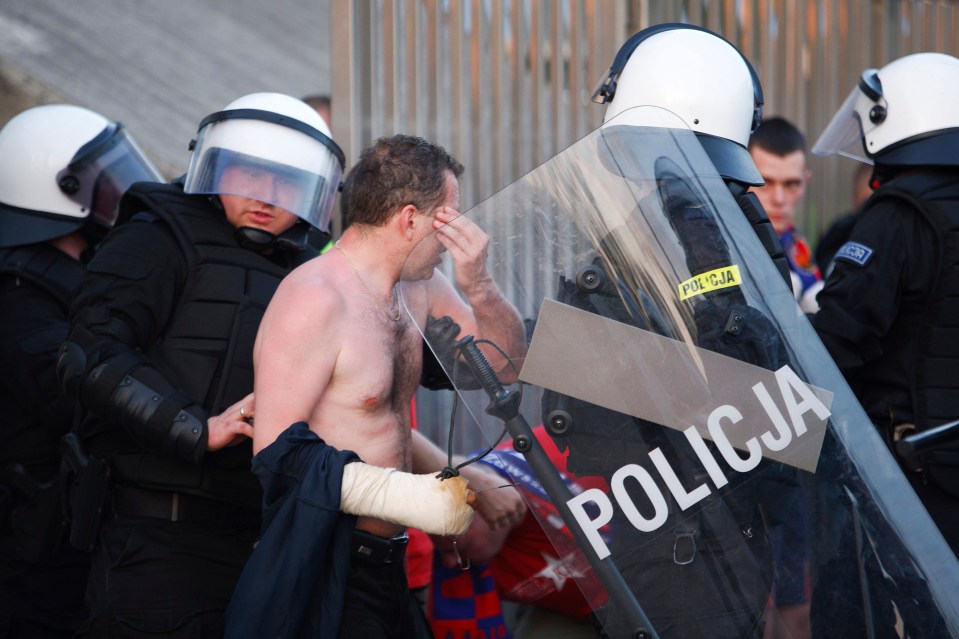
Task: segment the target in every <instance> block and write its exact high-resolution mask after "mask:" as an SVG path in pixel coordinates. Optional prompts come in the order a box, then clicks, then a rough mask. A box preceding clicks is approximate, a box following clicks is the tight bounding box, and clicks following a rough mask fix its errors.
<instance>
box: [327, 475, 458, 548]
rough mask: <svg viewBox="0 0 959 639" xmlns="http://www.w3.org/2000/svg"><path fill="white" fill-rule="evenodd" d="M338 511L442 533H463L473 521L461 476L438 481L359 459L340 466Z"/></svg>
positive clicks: (433, 476) (436, 533) (435, 478)
mask: <svg viewBox="0 0 959 639" xmlns="http://www.w3.org/2000/svg"><path fill="white" fill-rule="evenodd" d="M340 510H341V511H343V512H345V513H348V514H350V515H357V516H362V517H375V518H377V519H383V520H385V521H389V522H391V523H394V524H399V525H401V526H407V527H410V528H418V529H420V530H422V531H423V532H426V533H429V534H431V535H444V536H445V535H461V534H463V533H464V532H466V529H467V528H469V525H470V522H471V521H472V520H473V507H472V506H470V505H469V503H468V501H467V482H466V480H465V479H464V478H463V477H452V478H450V479H445V480H440V479H438V478H437V477H436V476H435V475H432V474H426V475H414V474H412V473H404V472H402V471H399V470H396V469H395V468H379V467H378V466H370V465H369V464H364V463H363V462H353V463H351V464H347V465H346V468H344V469H343V484H342V486H341V488H340Z"/></svg>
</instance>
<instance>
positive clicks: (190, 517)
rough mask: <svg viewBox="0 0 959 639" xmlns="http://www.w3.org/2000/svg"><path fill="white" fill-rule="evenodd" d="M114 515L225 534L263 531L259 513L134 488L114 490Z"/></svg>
mask: <svg viewBox="0 0 959 639" xmlns="http://www.w3.org/2000/svg"><path fill="white" fill-rule="evenodd" d="M113 514H114V516H116V515H125V516H128V517H149V518H151V519H163V520H165V521H177V522H183V523H188V524H195V525H198V526H203V527H206V528H216V529H223V530H236V531H243V532H248V531H253V532H259V530H260V512H259V510H257V509H253V508H249V507H246V506H237V505H235V504H228V503H225V502H222V501H216V500H214V499H207V498H205V497H197V496H196V495H188V494H185V493H174V492H165V491H159V490H145V489H143V488H134V487H131V486H114V487H113Z"/></svg>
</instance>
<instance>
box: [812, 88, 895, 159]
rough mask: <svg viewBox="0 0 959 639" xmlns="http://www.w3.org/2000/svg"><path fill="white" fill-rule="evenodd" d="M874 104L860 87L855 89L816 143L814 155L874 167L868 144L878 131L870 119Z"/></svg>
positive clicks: (813, 149) (813, 150) (813, 148)
mask: <svg viewBox="0 0 959 639" xmlns="http://www.w3.org/2000/svg"><path fill="white" fill-rule="evenodd" d="M867 73H868V72H867ZM863 75H864V77H865V74H863ZM879 99H880V100H881V99H882V98H881V97H880V98H879ZM875 104H876V103H875V102H874V101H873V100H871V99H870V98H869V96H867V95H866V94H865V93H864V92H863V89H862V88H861V87H860V86H857V87H855V88H854V89H853V90H852V92H851V93H850V94H849V97H847V98H846V101H845V102H843V104H842V106H841V107H839V110H838V111H836V115H834V116H833V118H832V120H831V121H830V122H829V124H828V125H827V126H826V128H825V130H824V131H823V132H822V134H821V135H820V136H819V139H818V140H816V143H815V144H814V145H813V147H812V152H813V154H815V155H844V156H846V157H848V158H852V159H854V160H858V161H860V162H865V163H866V164H872V163H873V161H872V158H871V157H870V156H869V153H868V152H867V151H866V145H865V140H866V138H867V137H868V136H869V134H870V133H872V131H873V130H874V129H875V128H876V125H875V124H873V123H872V122H871V121H870V119H869V111H870V109H872V107H873V106H874V105H875Z"/></svg>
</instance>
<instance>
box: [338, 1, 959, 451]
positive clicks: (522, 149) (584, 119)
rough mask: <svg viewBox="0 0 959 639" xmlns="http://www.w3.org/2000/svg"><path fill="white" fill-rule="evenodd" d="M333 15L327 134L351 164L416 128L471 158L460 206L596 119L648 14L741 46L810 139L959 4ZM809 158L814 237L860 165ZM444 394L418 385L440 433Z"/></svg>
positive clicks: (387, 9) (950, 25)
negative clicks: (862, 81) (857, 88)
mask: <svg viewBox="0 0 959 639" xmlns="http://www.w3.org/2000/svg"><path fill="white" fill-rule="evenodd" d="M330 18H331V19H330V24H331V25H332V26H331V36H332V37H331V60H330V62H331V64H330V68H331V75H332V91H333V96H334V100H333V124H334V137H335V139H336V140H337V141H339V142H340V144H341V145H342V146H343V147H344V151H345V152H346V154H347V158H348V161H349V162H350V163H351V162H352V161H353V159H355V158H356V156H357V155H358V154H359V151H360V150H361V149H362V148H363V147H364V146H366V145H368V144H369V143H370V142H372V141H373V140H374V139H376V138H377V137H380V136H383V135H390V134H393V133H399V132H403V133H411V134H416V135H421V136H423V137H425V138H427V139H430V140H432V141H435V142H437V143H439V144H442V145H443V146H445V147H446V148H447V149H449V150H450V151H451V152H452V153H453V154H454V155H455V156H456V157H457V158H459V159H460V161H462V162H463V164H464V165H465V166H466V173H465V175H464V177H463V180H462V185H461V204H462V207H463V209H464V210H466V209H468V208H469V207H470V206H472V205H474V204H476V203H478V202H480V201H481V200H482V199H484V198H486V197H488V196H490V195H492V194H493V193H495V192H496V191H498V190H500V189H502V188H504V187H505V186H507V185H508V184H510V183H511V182H512V181H513V180H515V179H517V178H518V177H520V176H522V175H523V174H525V173H526V172H528V171H529V170H531V169H533V168H534V167H536V166H537V165H539V164H540V163H542V162H544V161H545V160H547V159H549V158H550V157H552V156H553V155H555V154H556V153H558V152H559V151H561V150H562V149H564V148H565V147H567V146H568V145H570V144H571V143H573V142H575V141H576V140H577V139H579V138H581V137H582V136H583V135H585V134H587V133H588V132H590V131H591V130H593V129H594V128H595V127H596V126H598V124H599V123H600V122H601V121H602V116H603V111H604V107H602V106H599V105H596V104H593V103H591V102H590V100H589V97H590V94H591V93H592V90H593V89H594V88H595V86H596V85H597V84H598V82H599V81H600V80H601V79H602V76H603V74H604V72H605V71H606V70H607V68H608V67H609V64H610V62H611V61H612V59H613V56H614V55H615V53H616V51H617V50H618V49H619V46H620V44H621V43H623V42H624V41H625V40H626V38H627V37H628V36H629V35H631V34H632V33H634V32H636V31H638V30H640V29H642V28H644V27H646V26H649V25H651V24H658V23H662V22H686V23H690V24H695V25H700V26H704V27H707V28H709V29H711V30H713V31H716V32H717V33H720V34H722V35H723V36H724V37H726V38H727V39H728V40H730V41H731V42H733V43H734V44H736V45H737V46H738V47H739V48H740V49H741V50H742V51H743V53H744V54H745V55H746V57H748V58H749V59H750V61H751V62H752V63H753V65H754V66H755V67H756V70H757V72H758V73H759V76H760V79H761V81H762V85H763V91H764V94H765V99H766V107H765V113H766V115H767V116H768V115H781V116H784V117H786V118H787V119H789V120H791V121H793V122H794V123H795V124H796V125H797V126H798V127H799V128H800V129H801V130H802V131H804V132H805V133H806V136H807V138H808V141H809V143H810V145H811V144H812V142H814V141H815V139H816V137H818V135H819V133H820V132H821V131H822V129H823V128H824V127H825V125H826V123H828V121H829V119H830V117H831V116H832V114H833V112H834V111H835V110H836V109H837V108H838V107H839V105H840V104H841V102H842V101H843V99H844V98H845V97H846V95H848V93H849V91H850V90H851V89H852V87H853V86H854V84H855V81H856V78H857V77H858V75H859V73H860V72H861V71H862V70H863V69H865V68H867V67H881V66H882V65H884V64H886V63H887V62H889V61H891V60H893V59H895V58H898V57H900V56H902V55H906V54H908V53H913V52H917V51H941V52H944V53H949V54H952V55H957V54H959V5H957V2H954V1H945V0H939V1H931V0H925V1H923V0H898V1H897V0H815V1H813V0H810V1H808V2H803V1H801V0H677V1H673V0H334V1H333V3H332V5H331V15H330ZM716 99H717V100H718V99H722V97H721V96H717V98H716ZM809 165H810V169H811V171H812V174H813V178H812V182H811V183H810V185H809V187H808V189H807V195H806V200H805V203H804V210H803V211H801V212H800V214H799V216H798V224H799V226H800V228H802V229H803V230H804V231H805V232H806V234H807V235H808V236H809V237H810V239H811V240H813V241H815V239H816V238H817V237H818V235H819V233H820V232H821V231H822V230H823V229H824V228H825V226H826V225H828V223H829V222H830V221H831V220H832V219H833V218H834V217H836V216H838V215H839V214H841V213H842V212H844V211H845V209H846V208H847V207H848V206H849V203H850V201H851V197H852V194H851V190H852V189H851V184H852V175H853V172H854V171H855V165H856V163H855V162H853V161H851V160H847V159H843V158H818V157H812V158H810V159H809ZM491 231H492V232H493V233H495V232H496V231H495V230H491ZM500 232H503V233H506V232H511V230H509V229H502V230H500ZM493 239H494V241H495V240H496V237H495V235H494V238H493ZM446 395H448V394H446V393H444V394H437V393H428V392H425V391H421V392H420V393H419V395H418V410H419V414H420V417H421V423H422V425H423V426H424V427H426V428H427V430H428V432H429V434H431V435H433V436H434V437H435V436H444V435H443V433H442V432H440V431H442V429H443V426H442V425H443V424H445V423H446V420H447V419H448V415H449V406H450V399H449V398H448V397H446ZM460 430H461V432H465V431H464V429H460ZM475 444H476V442H475V441H470V440H469V438H468V437H467V438H466V439H463V440H461V441H459V442H458V447H459V448H463V447H470V446H473V445H475Z"/></svg>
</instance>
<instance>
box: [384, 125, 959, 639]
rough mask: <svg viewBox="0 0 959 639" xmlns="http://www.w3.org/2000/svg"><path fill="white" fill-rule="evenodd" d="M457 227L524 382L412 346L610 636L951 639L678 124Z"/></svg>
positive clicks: (435, 338)
mask: <svg viewBox="0 0 959 639" xmlns="http://www.w3.org/2000/svg"><path fill="white" fill-rule="evenodd" d="M650 123H652V124H653V126H650ZM464 217H465V218H468V219H469V220H471V221H472V222H474V223H475V224H476V225H478V226H479V227H480V228H482V229H483V230H484V231H485V232H486V233H487V234H489V236H490V238H491V242H490V247H489V255H488V262H487V264H488V268H489V272H490V274H491V275H492V276H493V279H494V280H495V281H496V283H497V285H498V286H499V288H500V290H501V291H502V292H503V293H504V295H505V296H506V297H507V298H508V299H509V301H510V302H511V303H512V304H513V305H514V306H515V307H516V309H517V310H518V311H519V313H520V314H521V315H522V317H523V318H525V319H526V324H527V329H528V330H527V333H528V338H529V343H528V350H527V351H526V352H515V353H505V355H507V356H508V357H509V358H510V359H511V361H512V366H513V367H514V368H513V370H514V371H516V372H517V374H516V375H513V376H512V377H514V378H515V377H518V379H519V381H518V382H515V383H512V384H503V383H501V382H500V381H499V375H498V374H497V372H495V371H494V370H493V369H492V368H491V367H490V366H489V364H488V362H487V361H486V359H485V358H484V354H483V353H484V352H485V353H486V355H487V356H488V355H489V354H490V353H491V352H493V349H495V348H496V345H495V344H492V345H491V344H484V341H483V338H484V336H482V335H475V336H455V337H451V336H450V335H449V334H448V332H446V333H443V332H442V331H439V332H437V331H432V332H431V331H426V334H425V339H427V341H428V343H429V346H430V348H431V349H432V351H433V352H434V353H435V354H436V356H437V359H438V360H439V361H440V363H441V364H442V365H443V367H444V370H445V372H446V374H447V375H448V376H449V377H450V379H451V380H452V382H453V385H454V387H455V389H456V392H457V394H458V400H459V404H460V411H461V412H462V413H463V414H465V415H468V419H467V421H468V425H467V426H466V427H468V428H474V429H477V430H478V431H479V432H481V433H482V434H483V437H485V438H486V439H487V441H488V443H489V445H490V446H493V445H495V444H496V443H497V442H498V441H499V438H500V437H501V435H502V433H504V431H505V432H506V433H507V437H508V438H510V439H512V442H513V446H514V448H515V449H516V450H517V451H519V452H520V453H522V455H523V456H524V457H525V460H526V461H527V462H528V465H524V466H523V469H524V471H523V473H520V472H517V471H513V472H516V476H515V477H513V479H514V481H515V482H516V483H518V484H519V483H522V482H524V481H525V482H528V481H529V479H530V478H529V477H523V476H520V475H522V474H524V473H525V472H531V473H532V475H534V476H535V477H534V479H535V482H536V483H537V485H539V486H541V487H542V489H543V494H544V496H545V499H547V500H548V501H549V502H550V504H551V506H552V507H553V508H554V510H553V513H554V515H552V516H547V515H545V514H544V513H545V512H546V511H545V510H544V509H543V508H542V504H532V503H531V504H530V508H531V511H532V512H534V513H535V514H537V516H539V517H541V518H542V521H541V524H542V528H543V531H544V535H547V536H548V537H549V539H550V541H551V543H552V544H553V546H554V548H555V549H556V551H557V552H556V556H557V557H563V558H564V561H565V562H566V566H565V572H564V575H565V576H566V577H567V578H570V579H575V580H576V583H577V585H578V586H579V588H580V589H581V591H582V593H583V595H584V597H585V599H586V600H587V601H589V602H590V605H591V606H592V607H593V613H594V616H595V619H596V620H597V622H598V624H599V625H600V626H601V627H602V628H603V630H604V632H605V634H606V635H607V636H610V637H637V636H650V637H657V636H658V637H682V638H683V639H689V638H692V637H711V638H716V637H730V638H736V639H741V638H743V637H762V636H763V628H764V624H765V621H766V619H767V616H768V614H769V612H768V611H769V609H770V607H771V606H772V605H775V604H776V603H782V604H783V605H787V603H788V604H802V605H803V606H805V609H806V610H808V613H804V614H808V624H809V627H810V628H811V633H812V636H816V637H840V636H841V637H893V636H895V637H907V636H908V637H945V636H959V597H956V596H955V592H956V587H957V585H959V564H957V561H956V558H955V557H954V555H953V554H952V553H951V551H950V550H949V548H948V547H947V546H946V544H945V542H944V541H943V539H942V537H941V535H940V534H939V532H938V530H937V529H936V527H935V525H934V524H933V523H932V521H931V520H930V518H929V517H928V515H927V514H926V512H925V510H924V509H923V507H922V505H921V504H920V502H919V501H918V499H917V498H916V496H915V494H914V493H913V492H912V490H911V489H910V487H909V483H908V481H907V480H906V478H905V477H904V475H903V471H902V470H901V469H900V466H899V464H898V462H897V460H896V459H895V458H894V457H893V456H892V455H891V454H890V452H889V450H888V448H887V446H886V445H885V443H884V442H883V441H882V439H881V438H880V436H879V434H878V431H877V429H876V428H875V427H874V426H873V425H872V424H871V423H870V421H869V420H868V418H867V417H866V415H865V413H864V412H863V410H862V408H861V407H860V405H859V403H858V402H857V400H856V398H855V396H854V395H853V393H852V392H851V391H850V389H849V388H848V386H847V385H846V383H845V381H844V380H843V378H842V375H841V374H840V373H839V371H838V370H837V368H836V367H835V365H834V364H833V363H832V360H831V359H830V357H829V354H828V353H827V351H826V350H825V348H824V347H823V346H822V344H821V342H820V341H819V339H818V337H817V336H816V334H815V332H814V331H813V329H812V327H811V325H810V323H809V322H808V319H807V318H806V317H805V316H804V315H803V313H802V312H801V311H800V309H799V308H798V306H797V304H796V301H795V299H794V297H793V295H792V292H791V291H790V290H789V289H788V288H787V286H786V284H785V283H784V282H783V279H782V277H781V275H780V273H779V272H778V271H777V269H776V268H775V266H774V264H773V262H772V261H771V260H770V259H769V257H768V256H767V253H766V251H765V250H764V249H763V246H762V244H761V242H760V241H759V239H758V238H757V237H756V235H755V232H754V231H753V230H752V228H751V227H750V225H749V224H748V222H747V221H746V219H745V218H744V217H743V215H742V212H741V210H740V209H739V207H738V206H737V204H736V202H735V200H734V199H733V197H732V196H731V195H730V193H729V191H728V189H727V187H726V186H725V184H724V182H723V180H722V179H721V178H720V177H719V176H718V175H717V173H716V170H715V168H714V167H713V166H712V164H711V163H710V161H709V159H708V157H707V156H706V154H705V153H704V152H703V150H702V146H701V145H700V143H699V142H698V141H697V138H696V137H695V135H694V134H693V133H692V132H690V131H689V130H688V129H687V128H686V127H685V126H684V125H683V124H682V123H681V122H680V121H679V120H678V119H677V118H675V116H672V115H671V114H669V113H667V112H663V111H661V110H657V109H650V108H647V107H641V108H639V109H634V110H631V111H628V112H626V113H624V114H622V115H620V116H619V117H617V118H616V119H615V120H612V121H611V122H608V123H607V124H606V125H604V126H603V127H602V128H600V129H598V130H597V131H595V132H593V133H592V134H591V135H589V136H587V137H585V138H583V139H582V140H580V141H579V142H577V143H576V144H574V145H572V146H571V147H569V148H568V149H566V150H565V151H564V152H562V153H561V154H559V155H557V156H556V157H554V158H552V159H551V160H549V161H547V162H546V163H544V164H543V165H541V166H540V167H538V168H537V169H535V170H533V171H532V172H530V173H529V174H527V175H526V176H524V177H523V178H521V179H519V180H517V181H516V182H515V183H514V184H512V185H511V186H509V187H508V188H507V189H505V190H503V191H501V192H500V193H498V194H496V195H494V196H493V197H491V198H489V199H488V200H486V201H484V202H482V203H481V204H479V205H478V206H476V207H474V208H473V209H471V210H470V211H468V212H467V213H465V214H464ZM456 223H457V221H453V222H452V224H456ZM418 248H419V247H417V249H418ZM424 250H431V251H435V242H434V243H432V244H431V245H430V246H429V248H428V249H424ZM415 252H416V250H414V255H413V256H411V261H414V259H415ZM424 259H428V258H425V257H424V258H422V259H418V260H415V261H416V262H417V263H422V262H423V260H424ZM441 268H443V269H449V270H448V271H447V272H448V273H450V274H452V265H451V264H444V266H443V267H441ZM450 279H451V281H453V278H452V277H451V278H450ZM401 289H402V287H401ZM401 295H402V294H401ZM402 300H403V304H404V305H405V306H406V307H407V310H408V311H410V312H411V314H412V315H413V316H416V317H424V316H426V314H427V313H428V309H425V308H414V306H415V305H416V304H422V303H423V302H420V301H419V300H420V298H418V297H417V298H414V297H413V296H409V295H402ZM437 319H438V318H437ZM477 345H482V348H478V347H477ZM539 426H542V427H543V428H542V430H544V431H545V432H546V433H547V434H548V436H549V437H550V439H551V440H552V442H553V443H554V444H555V446H556V447H557V448H558V449H559V450H560V451H562V455H563V457H562V460H561V462H562V463H558V461H557V459H556V457H555V456H553V457H549V456H547V455H546V454H545V453H544V452H543V446H542V445H541V442H540V440H537V438H536V436H535V435H534V434H533V432H532V429H533V428H534V427H539ZM508 472H510V471H509V470H508V469H507V473H508ZM555 514H558V516H559V517H560V518H561V519H562V524H564V525H557V522H556V521H555V520H556V515H555ZM787 600H788V601H787Z"/></svg>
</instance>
